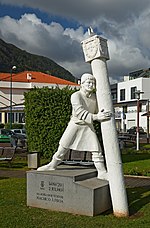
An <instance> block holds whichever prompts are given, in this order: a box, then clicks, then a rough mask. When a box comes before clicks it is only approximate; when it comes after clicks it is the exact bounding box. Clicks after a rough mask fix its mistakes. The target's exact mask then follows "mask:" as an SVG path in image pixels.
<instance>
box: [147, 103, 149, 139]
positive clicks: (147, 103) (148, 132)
mask: <svg viewBox="0 0 150 228" xmlns="http://www.w3.org/2000/svg"><path fill="white" fill-rule="evenodd" d="M147 143H149V100H147Z"/></svg>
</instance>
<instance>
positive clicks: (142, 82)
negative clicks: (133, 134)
mask: <svg viewBox="0 0 150 228" xmlns="http://www.w3.org/2000/svg"><path fill="white" fill-rule="evenodd" d="M136 91H140V92H141V93H140V105H139V126H141V127H143V128H144V130H145V131H147V118H146V117H145V116H142V115H143V114H145V113H146V112H148V111H149V101H150V78H148V77H147V78H144V77H139V78H136V79H132V80H130V78H129V76H125V77H124V81H123V82H119V83H118V84H117V102H116V103H115V104H114V106H115V113H116V123H117V128H118V130H121V131H126V130H127V129H129V128H130V127H132V126H137V96H136ZM142 92H143V93H142Z"/></svg>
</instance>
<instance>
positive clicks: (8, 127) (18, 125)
mask: <svg viewBox="0 0 150 228" xmlns="http://www.w3.org/2000/svg"><path fill="white" fill-rule="evenodd" d="M5 128H6V129H10V123H6V124H5ZM22 128H24V125H23V124H21V123H12V129H22Z"/></svg>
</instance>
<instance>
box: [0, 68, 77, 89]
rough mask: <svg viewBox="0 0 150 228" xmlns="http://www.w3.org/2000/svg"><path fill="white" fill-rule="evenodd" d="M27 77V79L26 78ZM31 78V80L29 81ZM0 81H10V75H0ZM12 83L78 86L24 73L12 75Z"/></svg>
mask: <svg viewBox="0 0 150 228" xmlns="http://www.w3.org/2000/svg"><path fill="white" fill-rule="evenodd" d="M27 75H28V78H27ZM30 77H31V79H29V78H30ZM0 81H10V73H0ZM12 81H13V82H35V83H49V84H59V85H74V86H78V84H76V83H74V82H70V81H67V80H64V79H61V78H57V77H54V76H51V75H48V74H45V73H42V72H36V71H24V72H21V73H17V74H12Z"/></svg>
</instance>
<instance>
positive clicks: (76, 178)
mask: <svg viewBox="0 0 150 228" xmlns="http://www.w3.org/2000/svg"><path fill="white" fill-rule="evenodd" d="M96 175H97V172H96V170H95V169H94V168H93V169H91V168H86V167H79V166H76V167H75V166H62V165H61V166H59V167H58V169H57V170H54V171H44V172H40V171H28V172H27V205H28V206H31V207H38V208H45V209H49V210H55V211H63V212H69V213H74V214H79V215H88V216H94V215H98V214H100V213H102V212H104V211H106V210H108V209H110V208H111V200H110V194H109V185H108V182H107V181H104V180H99V179H97V178H96Z"/></svg>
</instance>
